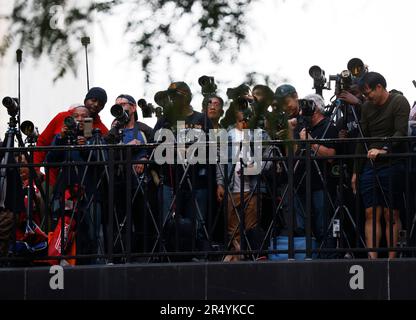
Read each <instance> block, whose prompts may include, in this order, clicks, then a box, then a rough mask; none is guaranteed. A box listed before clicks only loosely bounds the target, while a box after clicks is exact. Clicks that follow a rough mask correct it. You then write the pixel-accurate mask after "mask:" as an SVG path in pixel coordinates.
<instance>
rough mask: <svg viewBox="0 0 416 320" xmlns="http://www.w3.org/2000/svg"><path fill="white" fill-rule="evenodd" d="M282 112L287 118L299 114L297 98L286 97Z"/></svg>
mask: <svg viewBox="0 0 416 320" xmlns="http://www.w3.org/2000/svg"><path fill="white" fill-rule="evenodd" d="M282 108H283V111H284V112H286V113H287V115H288V117H289V118H292V117H296V116H297V115H298V114H299V102H298V96H297V95H295V96H290V97H286V98H285V100H284V103H283V105H282Z"/></svg>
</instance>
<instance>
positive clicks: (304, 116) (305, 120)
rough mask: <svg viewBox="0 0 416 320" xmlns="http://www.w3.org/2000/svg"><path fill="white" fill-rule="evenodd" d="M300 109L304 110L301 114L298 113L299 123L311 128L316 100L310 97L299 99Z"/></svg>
mask: <svg viewBox="0 0 416 320" xmlns="http://www.w3.org/2000/svg"><path fill="white" fill-rule="evenodd" d="M298 101H299V110H300V111H302V113H301V114H299V115H298V117H297V120H298V125H299V126H301V127H303V128H306V129H309V128H310V127H311V124H312V116H313V114H314V113H315V108H316V106H315V102H313V101H312V100H308V99H299V100H298Z"/></svg>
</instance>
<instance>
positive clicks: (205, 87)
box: [198, 76, 217, 97]
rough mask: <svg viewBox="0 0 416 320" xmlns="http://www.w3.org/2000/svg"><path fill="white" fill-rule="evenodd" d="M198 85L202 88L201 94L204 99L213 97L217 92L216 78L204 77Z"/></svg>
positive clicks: (199, 80)
mask: <svg viewBox="0 0 416 320" xmlns="http://www.w3.org/2000/svg"><path fill="white" fill-rule="evenodd" d="M198 83H199V85H200V86H201V93H202V95H203V96H204V97H207V96H210V95H213V94H215V93H216V91H217V85H216V84H215V81H214V77H210V76H202V77H200V78H199V79H198Z"/></svg>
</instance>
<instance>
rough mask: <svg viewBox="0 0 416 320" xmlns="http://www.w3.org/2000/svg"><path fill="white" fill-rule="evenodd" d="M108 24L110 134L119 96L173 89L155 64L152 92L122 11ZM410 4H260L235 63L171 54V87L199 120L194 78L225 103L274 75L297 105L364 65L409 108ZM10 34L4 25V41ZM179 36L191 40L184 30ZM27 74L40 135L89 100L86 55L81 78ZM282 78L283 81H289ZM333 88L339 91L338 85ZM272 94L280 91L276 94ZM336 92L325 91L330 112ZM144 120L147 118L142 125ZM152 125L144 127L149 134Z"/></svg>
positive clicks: (97, 40)
mask: <svg viewBox="0 0 416 320" xmlns="http://www.w3.org/2000/svg"><path fill="white" fill-rule="evenodd" d="M12 3H13V0H1V1H0V14H5V13H7V12H8V10H9V9H10V6H11V4H12ZM122 10H123V7H121V8H120V10H119V12H117V13H116V14H114V15H113V16H111V17H107V18H106V19H105V23H101V24H96V25H92V26H90V27H89V35H90V38H91V45H90V46H89V61H90V69H89V71H90V86H101V87H103V88H105V90H106V91H107V94H108V102H107V105H106V108H105V109H104V110H103V111H102V112H101V113H100V115H101V117H102V119H103V122H104V123H105V124H106V125H107V126H108V125H110V123H111V121H112V116H111V114H110V108H111V106H112V105H113V104H114V100H115V98H116V97H117V95H118V94H120V93H128V94H131V95H133V96H134V97H135V98H136V100H138V99H140V98H145V99H146V100H147V101H148V102H154V101H153V96H154V94H155V93H156V92H157V91H159V90H165V89H166V88H167V87H168V85H169V77H168V74H167V72H166V69H165V66H164V65H163V64H160V65H155V66H154V68H153V73H152V80H153V83H151V84H148V85H145V83H144V73H143V71H142V70H141V69H140V63H139V61H138V60H136V59H134V58H132V56H131V55H130V46H129V39H126V37H125V35H124V33H123V29H124V22H125V19H124V18H121V17H122V16H123V17H124V16H125V12H122ZM414 12H416V1H414V0H396V1H387V0H349V1H334V0H307V1H304V0H286V1H284V0H259V1H256V2H255V5H252V6H251V7H250V8H249V11H248V16H249V20H250V21H249V29H248V31H247V39H248V41H247V44H246V45H244V46H243V48H242V50H241V52H240V53H239V58H238V59H237V61H236V62H235V63H229V62H228V61H226V62H220V63H218V64H213V63H212V62H210V61H209V60H208V59H205V60H203V61H202V62H201V63H199V64H198V65H195V64H193V63H192V62H191V61H190V60H189V59H186V58H182V57H180V56H178V55H175V54H174V53H171V52H164V51H163V50H162V54H165V55H166V54H172V57H173V59H174V60H173V70H172V71H173V74H172V77H173V79H174V80H176V81H179V80H184V81H186V82H187V83H188V84H189V85H190V87H191V89H192V91H193V93H194V98H193V101H192V105H193V107H194V109H195V110H197V111H200V108H201V107H200V105H201V101H202V96H201V95H200V94H199V92H200V87H199V85H198V82H197V79H198V78H199V77H200V76H201V75H204V74H207V75H211V76H214V77H215V79H216V80H217V81H218V82H220V83H221V84H222V87H221V88H219V93H220V95H222V96H223V97H224V98H225V91H226V89H227V87H235V86H237V85H239V84H241V82H242V81H243V80H244V75H245V74H246V73H248V72H252V71H255V72H258V73H263V74H270V75H271V79H272V81H273V82H274V83H275V84H276V85H279V84H282V83H283V82H284V83H291V84H292V85H294V86H295V87H296V88H297V91H298V93H299V95H300V96H306V95H307V94H310V93H313V92H314V90H313V89H312V79H311V78H310V76H309V74H308V70H309V68H310V67H311V66H312V65H319V66H320V67H321V68H322V69H324V70H325V72H326V76H327V77H328V75H330V74H337V73H340V72H341V71H342V70H344V69H346V67H347V62H348V61H349V60H350V59H351V58H354V57H358V58H360V59H362V60H363V61H364V63H365V64H367V65H368V67H369V70H370V71H377V72H380V73H381V74H383V75H384V76H385V78H386V80H387V86H388V89H393V88H394V89H397V90H400V91H402V92H403V93H404V95H405V96H406V98H407V99H408V100H409V103H410V104H411V105H413V101H415V99H416V88H415V87H414V86H413V84H412V80H416V56H415V52H416V50H415V49H416V48H415V47H416V43H415V41H414V38H413V35H414V32H415V28H416V26H415V24H414ZM4 32H5V26H4V24H3V25H0V36H2V34H3V33H4ZM177 32H178V34H179V35H180V34H181V33H182V34H183V36H184V37H185V36H187V28H186V25H185V24H184V25H183V26H179V28H178V30H177ZM16 49H17V48H14V50H10V51H9V53H8V54H7V55H6V56H5V57H4V58H0V97H1V98H3V97H4V96H13V97H14V96H17V64H16V57H15V50H16ZM23 57H24V58H23V63H22V68H21V97H22V101H21V102H22V103H21V105H22V109H21V119H22V121H23V120H26V119H30V120H31V121H33V122H34V123H35V125H36V126H37V127H38V128H39V131H42V130H43V129H44V128H45V127H46V125H47V124H48V122H49V121H50V119H52V117H53V116H55V115H56V114H57V113H58V112H60V111H64V110H66V109H67V108H68V107H69V106H70V105H71V104H73V103H77V102H82V101H83V99H84V97H85V94H86V72H85V61H84V59H85V57H84V55H83V52H82V53H80V58H81V59H80V64H79V68H78V76H77V77H74V76H73V75H72V74H71V73H68V74H67V76H65V77H64V78H63V79H61V80H58V82H56V83H55V84H54V83H53V82H52V79H53V77H54V75H55V73H54V66H53V65H52V64H51V62H50V59H49V57H43V58H42V59H41V60H40V61H33V59H31V58H30V57H27V56H25V53H24V52H23ZM282 79H284V80H285V81H283V80H282ZM332 87H333V84H332ZM272 89H273V90H275V87H272ZM332 95H333V91H324V98H325V100H326V102H327V103H329V99H330V97H331V96H332ZM139 117H140V119H141V120H143V119H142V117H141V115H140V116H139ZM155 121H156V119H155V118H153V119H145V122H146V123H148V124H149V125H151V126H152V125H153V124H154V123H155ZM7 122H8V115H7V112H6V109H5V108H4V107H2V106H0V136H1V137H2V138H3V136H4V133H5V131H6V129H7Z"/></svg>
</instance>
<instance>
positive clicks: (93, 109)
mask: <svg viewBox="0 0 416 320" xmlns="http://www.w3.org/2000/svg"><path fill="white" fill-rule="evenodd" d="M106 102H107V93H106V92H105V90H104V89H102V88H100V87H94V88H91V89H90V90H89V91H88V92H87V94H86V96H85V99H84V105H85V107H86V108H87V109H88V112H89V114H90V116H91V117H92V118H93V128H99V129H100V130H101V133H102V134H106V133H107V132H108V129H107V127H106V126H105V125H104V124H103V123H102V122H101V119H100V116H99V115H98V114H99V113H100V112H101V110H102V109H103V108H104V106H105V104H106ZM73 111H74V109H71V110H68V111H64V112H60V113H58V114H57V115H56V116H55V117H54V118H53V119H52V120H51V121H50V122H49V124H48V125H47V127H46V128H45V130H43V132H42V133H41V134H40V135H39V137H38V140H37V144H36V146H38V147H42V146H49V145H51V144H52V141H53V139H54V138H55V136H56V135H57V134H59V133H61V131H62V127H63V124H64V119H65V118H67V117H68V116H71V115H72V112H73ZM45 156H46V152H43V151H42V152H41V151H38V152H35V153H34V158H33V162H34V163H37V164H40V163H42V162H43V161H44V160H45ZM36 170H38V172H40V171H39V167H36ZM49 182H50V185H52V186H53V185H54V184H55V176H51V178H50V180H49Z"/></svg>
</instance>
